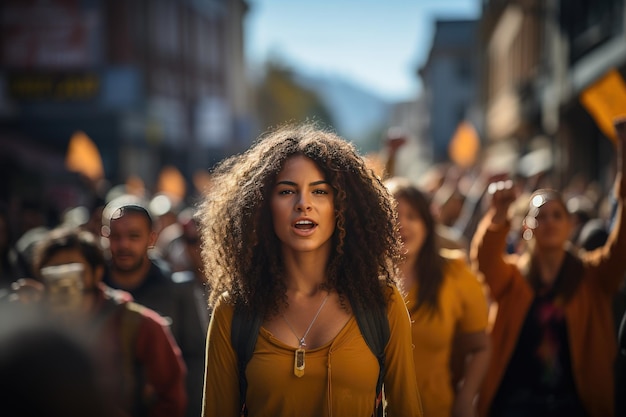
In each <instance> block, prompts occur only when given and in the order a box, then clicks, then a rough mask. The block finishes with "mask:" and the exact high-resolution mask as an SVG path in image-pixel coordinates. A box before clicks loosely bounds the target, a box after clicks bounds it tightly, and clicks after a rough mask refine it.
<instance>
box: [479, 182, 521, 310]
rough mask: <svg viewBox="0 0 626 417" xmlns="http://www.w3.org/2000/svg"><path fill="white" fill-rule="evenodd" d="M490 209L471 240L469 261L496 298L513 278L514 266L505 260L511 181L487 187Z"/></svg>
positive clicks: (513, 198) (511, 190)
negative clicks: (489, 196)
mask: <svg viewBox="0 0 626 417" xmlns="http://www.w3.org/2000/svg"><path fill="white" fill-rule="evenodd" d="M489 194H490V195H491V202H490V207H489V210H488V211H487V213H486V214H485V217H484V218H483V219H482V220H481V222H480V224H479V226H478V228H477V229H476V233H475V234H474V237H473V239H472V244H471V248H470V259H471V261H472V264H473V266H474V267H475V268H476V269H477V270H478V271H480V272H481V274H482V276H483V277H484V279H485V282H486V283H487V285H489V289H490V292H491V296H492V297H493V298H495V299H498V297H499V295H500V294H501V292H502V290H503V289H504V288H505V287H506V286H507V285H508V283H509V279H510V278H511V277H512V272H513V268H514V266H513V265H509V264H507V263H506V262H505V261H504V254H505V249H506V236H507V234H508V232H509V229H510V223H509V218H508V212H509V207H510V206H511V203H513V201H514V200H515V198H516V195H515V190H514V188H513V186H512V182H511V181H498V182H494V183H491V184H490V185H489Z"/></svg>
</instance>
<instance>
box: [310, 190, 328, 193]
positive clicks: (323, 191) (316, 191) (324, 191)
mask: <svg viewBox="0 0 626 417" xmlns="http://www.w3.org/2000/svg"><path fill="white" fill-rule="evenodd" d="M313 194H328V191H326V190H315V191H313Z"/></svg>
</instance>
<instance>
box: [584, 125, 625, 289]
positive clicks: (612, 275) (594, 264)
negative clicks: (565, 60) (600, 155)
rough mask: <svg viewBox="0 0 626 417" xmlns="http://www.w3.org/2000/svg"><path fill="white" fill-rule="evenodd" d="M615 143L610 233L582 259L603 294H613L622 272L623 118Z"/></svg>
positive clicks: (623, 237)
mask: <svg viewBox="0 0 626 417" xmlns="http://www.w3.org/2000/svg"><path fill="white" fill-rule="evenodd" d="M614 126H615V132H616V133H617V135H616V136H617V139H616V144H615V145H616V150H617V152H616V156H617V160H616V164H617V165H616V167H617V172H616V176H615V184H614V189H613V192H614V196H615V201H616V204H617V206H616V211H615V217H614V221H613V225H612V228H611V233H610V235H609V238H608V239H607V242H606V244H605V245H604V246H603V247H602V248H599V249H597V250H595V251H593V252H590V253H588V254H586V255H583V259H584V260H585V261H586V262H587V264H588V265H590V267H591V268H594V269H596V270H597V273H596V274H595V276H597V277H598V278H599V279H600V281H599V283H600V285H602V286H603V287H604V288H605V289H606V290H607V291H609V292H614V291H615V290H617V288H618V287H619V285H620V283H621V282H622V280H623V276H624V272H625V271H626V257H624V253H626V219H624V202H625V201H626V178H625V176H624V163H625V162H626V117H622V118H618V119H616V120H615V122H614Z"/></svg>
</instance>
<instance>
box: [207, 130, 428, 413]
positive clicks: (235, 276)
mask: <svg viewBox="0 0 626 417" xmlns="http://www.w3.org/2000/svg"><path fill="white" fill-rule="evenodd" d="M213 176H214V181H215V184H216V185H215V187H214V188H213V189H212V190H211V192H210V193H209V194H208V195H207V197H206V199H205V200H204V202H203V204H202V206H201V208H200V221H201V225H202V229H201V231H202V237H203V257H204V261H205V268H206V272H207V273H206V275H207V277H208V278H209V285H210V288H211V294H210V296H209V302H210V304H211V305H212V306H214V310H213V315H212V318H211V323H210V325H209V335H208V342H207V361H206V362H207V364H206V374H205V395H204V411H203V414H204V416H205V417H212V416H219V417H228V416H230V417H235V416H238V415H240V412H242V414H244V413H247V415H249V416H251V417H253V416H305V417H306V416H311V417H313V416H315V417H318V416H322V417H324V416H334V417H343V416H346V417H347V416H350V417H352V416H355V417H359V416H362V417H370V416H372V415H373V413H374V411H375V407H376V404H377V401H376V397H377V395H376V386H377V380H378V375H379V362H378V361H377V358H376V357H375V356H374V354H373V353H372V351H371V350H370V349H369V348H368V345H367V344H366V341H365V340H364V338H363V335H362V332H361V330H360V327H359V325H358V324H357V322H356V319H355V316H354V313H353V312H354V311H355V309H356V308H360V309H362V310H365V311H373V310H374V309H376V308H380V309H384V310H383V311H385V312H386V314H385V315H386V318H387V321H388V323H389V328H390V338H389V341H388V343H387V345H386V347H385V350H384V358H385V360H384V366H385V370H386V372H384V375H383V377H384V393H385V400H386V401H385V403H386V404H387V415H388V416H390V417H393V416H398V417H399V416H402V417H407V416H408V417H411V416H421V415H422V408H421V402H420V396H419V393H418V389H417V384H416V380H415V369H414V366H413V356H412V355H413V353H412V347H411V333H410V331H411V329H410V326H411V325H410V319H409V315H408V312H407V310H406V306H405V305H404V302H403V300H402V296H401V295H400V293H399V291H398V289H397V287H396V285H395V277H396V273H397V268H396V267H395V262H396V261H398V260H399V254H400V247H399V243H398V240H397V228H396V225H395V219H394V214H393V204H392V200H391V198H390V196H389V194H388V192H387V190H386V189H385V187H384V186H383V185H382V183H381V182H380V181H379V180H378V179H377V178H376V177H375V176H374V174H373V173H372V172H371V171H370V170H368V169H367V168H366V166H365V163H364V161H363V159H362V158H361V157H360V156H358V154H357V152H356V150H355V148H354V147H353V146H352V145H350V144H349V143H348V142H346V141H344V140H343V139H341V138H339V137H338V136H336V135H335V134H332V133H329V132H326V131H323V130H319V129H316V128H315V126H313V125H303V126H296V127H284V128H281V129H279V130H278V131H275V132H272V133H271V134H268V135H266V136H264V137H262V138H260V140H258V141H257V142H256V143H255V144H253V146H252V147H251V148H250V149H249V150H248V151H247V152H245V153H244V154H242V155H239V156H234V157H232V158H230V159H228V160H226V161H224V162H222V163H221V164H219V165H218V167H217V168H216V169H215V170H214V172H213ZM236 309H237V310H239V309H243V310H245V312H246V313H248V314H249V315H250V317H255V316H256V317H258V316H261V317H262V324H261V327H260V330H259V331H258V336H257V335H256V334H255V335H254V337H255V338H256V345H255V347H254V353H253V355H252V357H251V359H250V360H249V361H248V363H247V366H246V367H245V379H246V380H247V390H246V391H245V393H244V395H243V396H244V397H245V398H243V402H244V406H243V409H242V407H241V405H240V404H241V403H240V395H239V381H240V380H239V374H238V356H237V350H236V349H234V348H233V344H232V343H231V324H232V322H233V314H234V311H235V310H236Z"/></svg>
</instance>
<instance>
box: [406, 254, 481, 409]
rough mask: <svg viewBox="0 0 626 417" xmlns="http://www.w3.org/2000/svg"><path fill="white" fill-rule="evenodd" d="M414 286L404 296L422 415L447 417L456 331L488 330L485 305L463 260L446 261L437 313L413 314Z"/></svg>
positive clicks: (451, 392) (423, 310)
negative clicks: (411, 331)
mask: <svg viewBox="0 0 626 417" xmlns="http://www.w3.org/2000/svg"><path fill="white" fill-rule="evenodd" d="M417 291H418V289H417V285H414V286H413V288H411V290H410V291H409V293H408V294H407V297H406V299H407V308H408V310H409V312H411V320H412V321H413V343H414V345H415V348H414V350H413V359H414V361H415V368H416V370H415V373H416V376H417V386H418V388H419V391H420V395H421V396H422V399H423V400H422V405H423V406H424V415H426V416H428V417H450V412H451V409H452V404H453V402H454V391H453V388H452V374H451V371H450V355H451V352H452V346H453V341H454V334H455V329H458V331H459V332H462V333H472V332H477V331H480V330H484V329H486V327H487V301H486V298H485V295H484V293H483V290H482V287H481V284H480V282H479V281H478V279H477V278H476V276H475V275H474V274H473V273H472V272H471V270H470V269H469V268H468V266H467V264H466V262H465V261H464V260H463V259H462V258H458V259H452V258H449V259H448V263H447V265H446V267H445V269H444V279H443V283H442V285H441V288H440V291H439V312H438V313H435V314H433V315H429V311H428V310H426V309H424V308H421V309H420V310H418V311H414V309H415V304H416V300H417Z"/></svg>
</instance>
